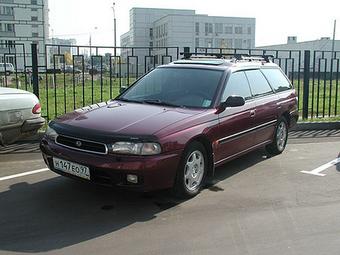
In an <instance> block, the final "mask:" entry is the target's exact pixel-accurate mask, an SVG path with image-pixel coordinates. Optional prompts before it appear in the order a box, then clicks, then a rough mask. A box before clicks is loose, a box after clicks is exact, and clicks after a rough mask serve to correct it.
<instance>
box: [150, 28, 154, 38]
mask: <svg viewBox="0 0 340 255" xmlns="http://www.w3.org/2000/svg"><path fill="white" fill-rule="evenodd" d="M149 36H150V39H153V28H150V30H149Z"/></svg>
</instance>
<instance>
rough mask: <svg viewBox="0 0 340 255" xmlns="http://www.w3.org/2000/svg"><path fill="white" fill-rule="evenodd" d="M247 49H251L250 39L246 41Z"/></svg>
mask: <svg viewBox="0 0 340 255" xmlns="http://www.w3.org/2000/svg"><path fill="white" fill-rule="evenodd" d="M247 48H248V49H251V48H252V47H251V39H248V40H247Z"/></svg>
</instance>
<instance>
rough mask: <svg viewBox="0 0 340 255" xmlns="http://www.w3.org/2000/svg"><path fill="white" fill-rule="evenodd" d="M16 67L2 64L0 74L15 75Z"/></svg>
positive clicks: (0, 64)
mask: <svg viewBox="0 0 340 255" xmlns="http://www.w3.org/2000/svg"><path fill="white" fill-rule="evenodd" d="M14 72H15V70H14V66H13V65H12V64H11V63H6V64H5V63H0V74H5V73H6V75H9V74H12V73H14Z"/></svg>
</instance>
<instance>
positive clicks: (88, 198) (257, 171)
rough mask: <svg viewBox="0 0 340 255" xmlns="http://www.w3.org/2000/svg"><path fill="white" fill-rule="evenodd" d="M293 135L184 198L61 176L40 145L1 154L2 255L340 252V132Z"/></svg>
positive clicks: (241, 161)
mask: <svg viewBox="0 0 340 255" xmlns="http://www.w3.org/2000/svg"><path fill="white" fill-rule="evenodd" d="M334 134H335V135H334ZM291 137H292V139H290V142H289V144H288V146H287V148H286V151H285V152H284V153H283V154H282V155H279V156H275V157H270V156H268V155H267V154H266V153H265V151H264V150H258V151H255V152H252V153H250V154H248V155H246V156H243V157H241V158H239V159H236V160H234V161H231V162H229V163H227V164H225V165H224V166H223V167H220V168H218V169H217V171H216V176H215V177H214V179H211V180H209V183H208V185H207V187H206V188H205V189H204V190H203V191H202V192H201V193H200V194H199V195H198V196H196V197H195V198H192V199H190V200H185V201H181V200H176V199H174V198H172V197H171V196H170V195H169V193H168V192H167V191H161V192H154V193H147V194H140V193H133V192H127V191H119V190H112V189H108V188H102V187H97V186H93V185H88V184H86V183H79V182H77V181H74V180H70V179H67V178H65V177H61V176H58V175H57V174H55V173H53V172H51V171H49V170H46V166H45V164H44V162H43V160H42V158H41V155H40V153H39V152H38V150H34V151H33V152H27V151H26V153H24V152H25V151H24V152H23V151H21V152H20V150H12V151H11V152H7V153H3V154H1V155H0V254H27V253H41V254H148V255H149V254H167V255H168V254H169V255H171V254H195V255H196V254H228V255H229V254H231V255H233V254H240V255H241V254H242V255H245V254H251V255H253V254H256V255H257V254H258V255H267V254H268V255H269V254H270V255H273V254H277V255H286V254H294V255H295V254H308V255H310V254H317V255H321V254H327V255H329V254H337V255H338V254H339V253H340V163H339V162H338V161H337V159H338V157H339V153H340V136H339V135H336V132H335V133H333V135H329V136H327V135H325V134H323V135H320V136H318V135H314V136H313V135H311V137H307V136H306V135H305V136H303V135H299V134H297V135H295V136H294V135H291ZM327 163H329V164H327ZM36 170H41V171H38V172H32V171H36ZM301 171H306V172H307V173H302V172H301ZM27 172H28V173H29V174H28V175H22V174H23V173H26V174H27ZM30 173H31V174H30ZM313 173H322V174H323V175H324V176H319V175H315V174H313ZM18 174H19V176H18Z"/></svg>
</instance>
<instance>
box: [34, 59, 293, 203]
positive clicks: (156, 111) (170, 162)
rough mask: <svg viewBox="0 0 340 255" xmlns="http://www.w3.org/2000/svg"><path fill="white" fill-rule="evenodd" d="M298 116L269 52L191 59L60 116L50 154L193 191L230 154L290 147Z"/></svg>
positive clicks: (110, 179)
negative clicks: (254, 55)
mask: <svg viewBox="0 0 340 255" xmlns="http://www.w3.org/2000/svg"><path fill="white" fill-rule="evenodd" d="M297 119H298V111H297V97H296V93H295V90H294V89H293V88H292V85H291V83H290V81H289V79H288V78H287V77H286V76H285V74H284V73H283V72H282V70H281V69H280V68H279V67H278V66H277V65H276V64H274V63H272V61H270V60H269V58H267V57H266V58H251V57H247V58H246V57H241V58H239V57H238V58H233V59H230V60H225V59H221V58H209V57H206V58H195V57H194V56H191V57H189V58H187V59H182V60H178V61H175V62H172V63H170V64H166V65H162V66H159V67H157V68H155V69H154V70H152V71H151V72H149V73H147V74H146V75H144V76H143V77H141V78H140V79H139V80H137V81H136V82H135V83H134V84H133V85H131V86H130V87H129V88H128V89H127V90H125V91H124V92H123V93H121V94H120V95H119V96H118V97H116V98H115V99H113V100H110V101H108V102H106V103H99V104H95V105H91V106H88V107H85V108H82V109H78V110H75V111H74V112H71V113H68V114H65V115H63V116H61V117H58V118H56V119H55V120H53V121H51V122H50V123H49V127H48V129H47V131H46V134H45V136H44V137H43V139H42V141H41V151H42V154H43V158H44V160H45V162H46V164H47V166H48V167H49V168H50V169H51V170H52V171H54V172H56V173H58V174H61V175H65V176H68V177H72V178H75V179H78V180H85V181H88V182H92V183H96V184H101V185H109V186H119V187H125V188H131V189H135V190H140V191H151V190H158V189H168V188H171V189H172V190H173V191H174V193H175V194H176V195H177V196H180V197H192V196H194V195H196V194H198V193H199V191H200V190H201V188H202V187H203V185H204V181H205V179H206V177H207V176H208V175H212V174H213V173H214V169H215V168H216V167H217V166H219V165H221V164H224V163H226V162H227V161H230V160H232V159H234V158H236V157H239V156H241V155H244V154H246V153H248V152H250V151H252V150H255V149H257V148H260V147H265V148H266V149H267V151H268V152H270V153H272V154H280V153H282V152H283V151H284V149H285V147H286V143H287V138H288V129H289V128H290V127H292V126H293V125H294V124H295V123H296V121H297ZM226 171H227V170H226Z"/></svg>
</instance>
